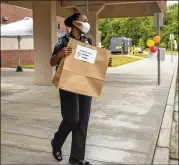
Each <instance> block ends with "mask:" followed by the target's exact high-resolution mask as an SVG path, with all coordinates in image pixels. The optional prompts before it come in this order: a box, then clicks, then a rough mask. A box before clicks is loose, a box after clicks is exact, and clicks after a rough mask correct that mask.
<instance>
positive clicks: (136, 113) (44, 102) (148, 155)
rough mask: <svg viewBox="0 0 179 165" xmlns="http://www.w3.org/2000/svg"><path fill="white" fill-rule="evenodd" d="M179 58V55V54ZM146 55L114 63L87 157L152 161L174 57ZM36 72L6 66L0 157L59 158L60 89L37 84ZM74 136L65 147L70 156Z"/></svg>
mask: <svg viewBox="0 0 179 165" xmlns="http://www.w3.org/2000/svg"><path fill="white" fill-rule="evenodd" d="M175 61H176V60H175ZM161 68H162V73H161V74H162V78H161V85H160V86H157V72H156V71H157V70H156V69H157V66H156V63H155V62H154V61H150V60H148V59H145V60H143V61H137V62H134V63H131V64H128V65H124V66H121V67H118V68H110V69H109V70H108V74H107V77H106V81H105V86H104V90H103V94H102V96H101V98H99V99H94V100H93V106H92V112H91V118H90V123H89V131H88V139H87V149H86V158H87V159H88V160H91V161H92V162H93V163H94V164H104V163H105V162H106V163H117V164H151V162H152V158H153V154H154V149H155V145H156V142H157V136H158V133H159V128H160V125H161V121H162V116H163V113H164V107H165V104H166V100H167V96H168V92H169V87H170V83H171V80H172V75H173V71H174V63H173V64H172V63H171V62H170V60H169V59H168V57H167V59H166V61H165V62H162V63H161ZM33 74H34V73H33V72H32V71H24V72H23V73H16V72H14V71H10V70H3V71H2V72H1V76H2V80H1V88H2V89H1V90H2V91H1V94H2V97H1V107H2V109H1V163H2V164H5V163H6V164H12V163H15V164H57V162H56V161H55V160H54V159H53V157H52V156H51V146H50V139H51V138H52V137H53V134H54V132H55V131H56V130H57V128H58V126H59V123H60V120H61V116H60V108H59V98H58V91H57V89H56V88H55V87H53V86H34V85H33ZM70 141H71V136H69V137H68V139H67V141H66V143H65V145H64V148H63V153H64V155H65V159H64V161H63V162H62V164H65V163H67V162H68V155H69V151H70Z"/></svg>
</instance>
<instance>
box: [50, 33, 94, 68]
mask: <svg viewBox="0 0 179 165" xmlns="http://www.w3.org/2000/svg"><path fill="white" fill-rule="evenodd" d="M70 38H73V39H76V40H78V41H81V42H84V43H88V44H90V45H92V41H91V40H90V39H89V38H87V37H85V36H80V38H76V37H75V36H74V35H73V34H72V33H67V34H66V35H65V36H63V37H61V38H59V39H58V41H57V43H56V45H55V48H54V50H53V53H52V56H54V55H57V53H58V52H60V51H61V50H62V49H63V48H64V47H66V46H67V45H68V42H69V39H70ZM58 65H59V64H58ZM58 65H57V66H56V70H57V68H58Z"/></svg>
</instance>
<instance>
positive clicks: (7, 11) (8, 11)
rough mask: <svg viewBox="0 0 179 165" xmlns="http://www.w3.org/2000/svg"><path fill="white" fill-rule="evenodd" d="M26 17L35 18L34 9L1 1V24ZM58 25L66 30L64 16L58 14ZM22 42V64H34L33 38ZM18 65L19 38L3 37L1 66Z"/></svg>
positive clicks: (58, 27)
mask: <svg viewBox="0 0 179 165" xmlns="http://www.w3.org/2000/svg"><path fill="white" fill-rule="evenodd" d="M24 17H31V18H33V11H32V10H30V9H26V8H22V7H18V6H14V5H10V4H4V3H1V26H3V25H5V24H9V23H13V22H16V21H19V20H22V19H24ZM56 25H57V29H60V30H62V31H66V27H65V25H64V18H62V17H58V16H57V17H56ZM21 42H22V46H21V47H22V49H21V53H20V54H21V65H32V64H34V57H33V55H32V52H33V48H32V47H33V46H32V44H33V39H23V40H22V41H21ZM28 45H29V46H28ZM9 47H10V48H9ZM17 65H18V50H17V40H16V39H9V38H8V39H4V38H1V67H17Z"/></svg>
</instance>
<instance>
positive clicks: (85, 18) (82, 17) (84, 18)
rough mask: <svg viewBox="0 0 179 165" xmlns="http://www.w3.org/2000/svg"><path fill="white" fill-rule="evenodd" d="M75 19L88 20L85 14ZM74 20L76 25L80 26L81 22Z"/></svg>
mask: <svg viewBox="0 0 179 165" xmlns="http://www.w3.org/2000/svg"><path fill="white" fill-rule="evenodd" d="M76 21H79V22H88V18H87V17H86V16H85V15H80V16H79V17H78V19H77V20H76ZM76 21H74V24H75V25H76V26H81V23H79V22H76Z"/></svg>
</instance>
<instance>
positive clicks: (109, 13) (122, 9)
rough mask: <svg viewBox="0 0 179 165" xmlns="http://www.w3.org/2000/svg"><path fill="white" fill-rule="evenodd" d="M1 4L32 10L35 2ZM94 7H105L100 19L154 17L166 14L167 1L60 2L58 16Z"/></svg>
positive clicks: (89, 0) (66, 0) (90, 0)
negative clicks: (76, 9)
mask: <svg viewBox="0 0 179 165" xmlns="http://www.w3.org/2000/svg"><path fill="white" fill-rule="evenodd" d="M1 2H4V3H8V4H12V5H16V6H20V7H24V8H28V9H32V2H33V1H4V0H2V1H1ZM92 5H105V8H104V9H103V10H102V11H101V13H100V15H99V18H121V17H140V16H153V15H154V13H159V12H163V13H164V15H165V13H166V1H165V0H161V1H157V0H150V1H149V0H148V1H147V0H115V1H107V0H105V1H104V0H103V1H96V0H84V1H81V0H79V1H75V0H58V1H57V15H58V16H61V17H66V16H68V15H70V14H72V13H74V12H75V8H76V7H80V6H82V7H85V6H92Z"/></svg>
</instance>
